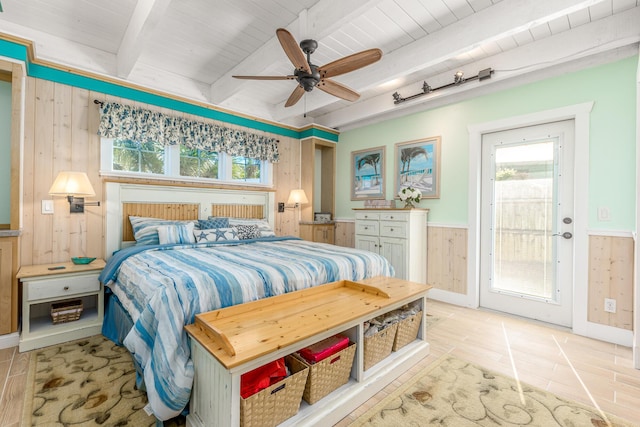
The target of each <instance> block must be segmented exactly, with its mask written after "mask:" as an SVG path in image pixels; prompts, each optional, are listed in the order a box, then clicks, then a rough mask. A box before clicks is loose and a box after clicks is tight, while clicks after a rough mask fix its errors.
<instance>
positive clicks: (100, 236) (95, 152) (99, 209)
mask: <svg viewBox="0 0 640 427" xmlns="http://www.w3.org/2000/svg"><path fill="white" fill-rule="evenodd" d="M73 94H74V95H73V99H74V107H73V122H74V139H73V140H74V145H75V144H77V143H81V144H82V145H84V146H85V147H86V156H87V160H86V162H87V163H86V164H87V169H86V172H87V175H88V176H89V181H91V184H92V185H93V189H94V191H95V192H96V195H95V197H93V198H90V199H89V201H99V202H100V206H88V207H86V208H85V214H84V217H85V219H86V223H85V228H84V229H83V230H82V231H83V236H84V238H83V239H82V245H83V246H82V247H81V248H80V255H81V256H89V257H99V258H104V257H105V255H106V254H105V253H104V247H105V236H104V230H105V225H104V216H105V213H106V208H105V206H104V187H103V183H102V178H101V177H100V137H99V136H98V126H99V125H100V107H99V106H98V105H97V104H94V103H93V100H94V99H96V98H97V96H94V95H95V94H94V93H93V92H89V91H86V90H84V89H79V88H74V89H73Z"/></svg>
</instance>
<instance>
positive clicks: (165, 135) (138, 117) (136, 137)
mask: <svg viewBox="0 0 640 427" xmlns="http://www.w3.org/2000/svg"><path fill="white" fill-rule="evenodd" d="M98 134H99V135H100V136H102V137H104V138H113V139H122V140H132V141H137V142H139V143H149V142H155V143H160V144H164V145H182V146H184V147H186V148H189V149H198V150H204V151H209V152H220V153H227V154H229V155H231V156H242V157H247V158H252V159H259V160H266V161H269V162H271V163H276V162H278V159H279V154H278V141H277V140H276V139H275V138H271V137H266V136H263V135H258V134H255V133H251V132H247V131H243V130H238V129H233V128H227V127H224V126H220V125H217V124H215V123H210V122H201V121H197V120H189V119H186V118H183V117H177V116H171V115H168V114H164V113H161V112H157V111H151V110H145V109H143V108H136V107H132V106H129V105H122V104H118V103H114V102H105V103H103V104H102V107H101V109H100V126H99V128H98Z"/></svg>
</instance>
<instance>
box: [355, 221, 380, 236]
mask: <svg viewBox="0 0 640 427" xmlns="http://www.w3.org/2000/svg"><path fill="white" fill-rule="evenodd" d="M379 226H380V223H379V222H378V221H356V234H361V235H364V236H377V235H378V233H379V228H378V227H379Z"/></svg>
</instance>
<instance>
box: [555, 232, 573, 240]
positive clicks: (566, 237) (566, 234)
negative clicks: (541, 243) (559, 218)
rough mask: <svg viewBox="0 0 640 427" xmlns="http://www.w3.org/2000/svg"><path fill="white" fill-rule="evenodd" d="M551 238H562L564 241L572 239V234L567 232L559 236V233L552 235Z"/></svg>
mask: <svg viewBox="0 0 640 427" xmlns="http://www.w3.org/2000/svg"><path fill="white" fill-rule="evenodd" d="M552 236H562V237H564V238H565V239H570V238H572V237H573V234H571V233H569V232H568V231H565V232H564V233H562V234H560V233H556V234H552Z"/></svg>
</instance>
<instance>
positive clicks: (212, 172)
mask: <svg viewBox="0 0 640 427" xmlns="http://www.w3.org/2000/svg"><path fill="white" fill-rule="evenodd" d="M180 176H191V177H197V178H210V179H218V153H214V152H211V151H203V150H199V149H197V148H196V149H191V148H185V147H182V146H181V147H180Z"/></svg>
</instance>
